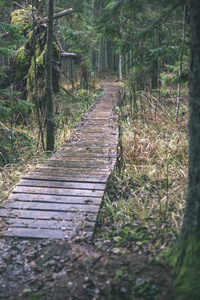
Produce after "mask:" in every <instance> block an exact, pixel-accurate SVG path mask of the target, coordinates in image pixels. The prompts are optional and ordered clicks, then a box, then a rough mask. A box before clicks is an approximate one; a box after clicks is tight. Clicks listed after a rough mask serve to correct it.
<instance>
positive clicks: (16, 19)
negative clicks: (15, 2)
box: [10, 9, 32, 36]
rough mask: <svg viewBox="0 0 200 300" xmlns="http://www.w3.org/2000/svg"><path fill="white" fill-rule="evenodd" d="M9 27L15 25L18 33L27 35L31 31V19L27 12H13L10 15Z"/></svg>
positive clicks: (22, 10) (18, 10) (20, 10)
mask: <svg viewBox="0 0 200 300" xmlns="http://www.w3.org/2000/svg"><path fill="white" fill-rule="evenodd" d="M10 17H11V25H16V26H17V27H18V29H19V33H20V34H23V35H25V36H26V35H27V33H28V32H29V30H30V29H31V25H32V19H31V14H30V12H29V10H27V9H17V10H14V11H13V12H12V13H11V15H10Z"/></svg>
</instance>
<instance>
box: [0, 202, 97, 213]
mask: <svg viewBox="0 0 200 300" xmlns="http://www.w3.org/2000/svg"><path fill="white" fill-rule="evenodd" d="M3 207H4V208H14V209H20V210H38V211H39V210H43V211H63V212H72V211H73V212H79V211H81V212H98V210H99V206H98V205H93V204H90V205H88V204H65V203H64V204H61V203H56V204H55V203H44V202H39V203H36V202H32V201H27V202H26V201H15V202H7V203H5V204H4V206H3Z"/></svg>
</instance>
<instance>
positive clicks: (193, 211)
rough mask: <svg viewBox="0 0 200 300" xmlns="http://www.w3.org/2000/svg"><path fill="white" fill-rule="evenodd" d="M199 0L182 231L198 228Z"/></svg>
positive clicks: (193, 26) (195, 13)
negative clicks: (186, 187) (185, 201)
mask: <svg viewBox="0 0 200 300" xmlns="http://www.w3.org/2000/svg"><path fill="white" fill-rule="evenodd" d="M199 16H200V1H199V0H193V1H192V13H191V62H190V97H189V112H190V117H189V139H190V142H189V181H188V192H187V206H186V211H185V216H184V222H183V228H182V231H192V230H194V229H198V230H199V229H200V159H199V155H200V129H199V128H200V35H199V32H200V18H199Z"/></svg>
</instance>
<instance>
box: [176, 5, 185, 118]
mask: <svg viewBox="0 0 200 300" xmlns="http://www.w3.org/2000/svg"><path fill="white" fill-rule="evenodd" d="M185 26H186V5H185V4H184V14H183V32H182V43H181V55H180V63H179V74H178V75H179V77H181V75H182V70H183V47H184V43H185ZM180 98H181V83H179V84H178V89H177V101H176V121H177V120H178V114H179V109H180Z"/></svg>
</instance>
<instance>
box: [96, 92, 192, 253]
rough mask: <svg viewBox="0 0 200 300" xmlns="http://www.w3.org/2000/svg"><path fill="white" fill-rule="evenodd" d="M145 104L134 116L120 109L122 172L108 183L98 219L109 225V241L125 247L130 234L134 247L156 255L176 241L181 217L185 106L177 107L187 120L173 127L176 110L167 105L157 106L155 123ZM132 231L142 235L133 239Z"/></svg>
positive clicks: (185, 166)
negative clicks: (118, 238)
mask: <svg viewBox="0 0 200 300" xmlns="http://www.w3.org/2000/svg"><path fill="white" fill-rule="evenodd" d="M145 101H146V98H145V97H144V98H143V105H145V109H143V110H142V111H141V110H138V111H137V113H135V115H134V116H133V115H131V114H130V113H129V114H128V113H127V112H128V111H131V109H130V107H128V105H129V104H128V105H127V103H124V106H123V107H122V111H121V120H122V122H121V130H122V160H123V164H122V165H123V167H122V170H121V174H120V175H118V174H117V171H116V173H115V174H114V176H113V178H112V182H110V187H111V190H112V191H109V187H108V195H107V197H106V198H105V207H104V210H103V213H102V215H101V218H102V220H103V222H105V223H107V224H109V223H110V224H112V233H111V232H110V235H111V236H112V235H113V231H115V233H114V235H117V236H121V238H122V237H123V241H124V242H127V240H126V239H129V237H130V235H131V232H132V233H133V234H132V240H133V241H134V242H136V243H138V242H139V243H142V244H145V243H146V242H147V241H148V247H150V248H151V249H156V250H159V249H162V248H165V247H166V245H167V244H169V243H170V242H171V241H172V240H173V239H175V238H176V236H177V234H178V232H179V230H180V226H181V222H182V217H183V208H184V206H185V199H186V185H187V169H188V156H187V152H188V136H187V104H186V103H185V105H184V106H183V107H182V109H183V110H184V111H185V112H186V114H184V115H181V116H180V118H179V121H178V122H175V118H174V115H175V109H174V108H173V106H172V105H170V106H168V99H167V100H166V101H163V103H159V107H158V105H157V111H156V118H155V110H154V107H153V105H152V106H151V107H150V106H149V102H147V101H146V102H145ZM152 102H153V101H152ZM154 103H155V102H154ZM152 107H153V108H152ZM167 107H168V109H167ZM114 186H115V187H114ZM110 218H111V220H110ZM135 224H136V225H135ZM135 226H136V227H137V230H138V232H140V233H141V234H137V235H136V234H134V232H135V228H136V227H135ZM128 228H129V229H128ZM107 232H108V230H107ZM127 233H128V235H127Z"/></svg>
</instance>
